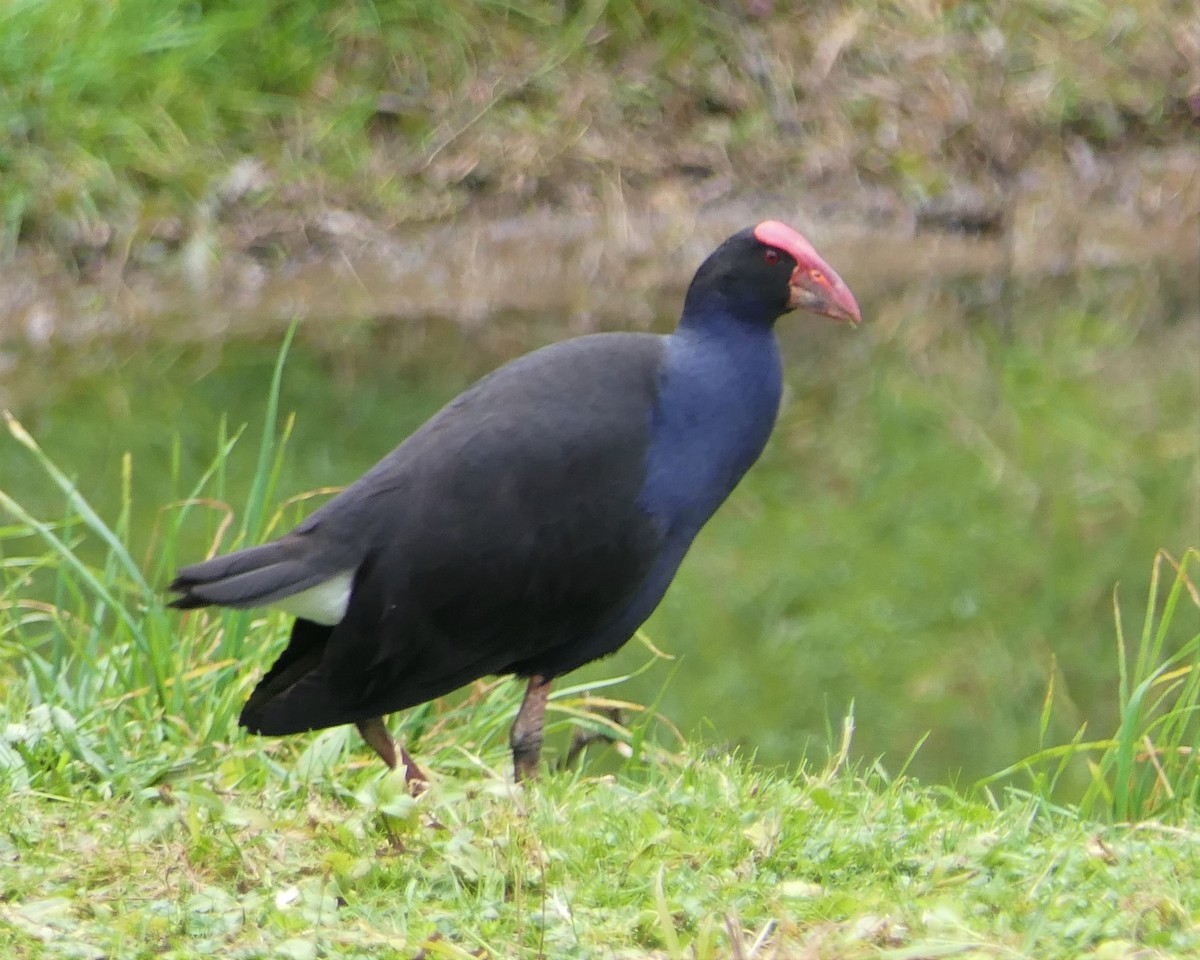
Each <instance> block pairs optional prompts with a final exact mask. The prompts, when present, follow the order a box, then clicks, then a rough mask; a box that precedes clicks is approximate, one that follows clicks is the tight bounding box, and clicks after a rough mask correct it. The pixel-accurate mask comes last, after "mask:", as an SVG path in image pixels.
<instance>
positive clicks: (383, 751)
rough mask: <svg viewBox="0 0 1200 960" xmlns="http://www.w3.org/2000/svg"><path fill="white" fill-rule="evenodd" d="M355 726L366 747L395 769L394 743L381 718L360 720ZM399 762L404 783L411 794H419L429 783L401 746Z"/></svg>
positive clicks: (390, 767)
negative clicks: (402, 771) (401, 766)
mask: <svg viewBox="0 0 1200 960" xmlns="http://www.w3.org/2000/svg"><path fill="white" fill-rule="evenodd" d="M356 726H357V727H358V732H359V733H361V734H362V738H363V739H364V740H366V741H367V745H368V746H369V747H370V748H371V749H372V750H374V751H375V752H376V753H377V754H379V759H381V760H382V761H383V762H384V763H386V764H387V765H388V768H389V769H391V770H395V769H396V741H395V740H393V739H392V735H391V734H390V733H388V728H387V727H386V726H385V725H384V722H383V717H372V718H371V719H370V720H360V721H359V722H358V723H357V724H356ZM400 762H401V763H403V764H404V782H405V783H406V784H407V785H408V788H409V789H410V790H411V791H412V792H413V793H420V792H421V791H422V790H423V789H425V787H424V785H425V784H426V783H428V782H429V778H428V777H427V776H425V773H424V771H423V770H421V768H420V767H418V766H417V765H416V763H415V762H414V761H413V758H412V757H410V756H409V755H408V751H407V750H405V749H404V747H403V746H401V747H400Z"/></svg>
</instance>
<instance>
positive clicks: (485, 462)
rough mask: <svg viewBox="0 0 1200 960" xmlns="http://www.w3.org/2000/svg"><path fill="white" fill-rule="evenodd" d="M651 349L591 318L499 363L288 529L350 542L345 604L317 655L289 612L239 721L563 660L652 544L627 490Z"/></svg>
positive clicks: (606, 617) (636, 460)
mask: <svg viewBox="0 0 1200 960" xmlns="http://www.w3.org/2000/svg"><path fill="white" fill-rule="evenodd" d="M662 350H663V341H662V339H661V338H659V337H654V336H649V335H637V334H602V335H599V336H595V337H583V338H579V339H577V340H571V341H566V342H564V343H561V344H556V345H555V346H553V347H548V348H546V349H544V350H541V351H538V352H536V353H534V354H530V355H529V356H527V357H524V358H522V359H520V360H518V361H515V362H514V363H512V364H509V365H508V366H506V367H503V368H501V369H500V370H498V371H496V373H494V374H492V375H491V376H490V377H487V378H485V379H484V380H483V381H481V382H480V383H479V384H477V385H476V386H475V387H473V388H472V389H471V390H469V391H467V392H466V393H464V394H463V395H462V396H460V397H459V398H458V399H457V400H455V401H454V402H453V403H451V404H450V405H449V406H448V407H446V408H445V409H444V410H442V411H441V412H440V413H439V414H438V415H436V416H435V417H434V418H433V419H432V420H430V421H429V422H428V423H427V424H425V426H423V427H422V428H421V429H420V430H418V431H417V432H416V433H415V434H413V435H412V436H411V437H410V438H409V439H408V440H407V441H405V442H404V443H403V444H402V445H401V446H400V447H398V448H397V449H396V450H395V451H393V452H392V453H391V454H390V455H389V456H388V457H386V458H385V459H384V460H383V461H381V462H380V463H379V464H378V465H377V466H376V467H374V468H373V469H372V470H371V471H370V472H368V473H367V474H366V475H365V476H363V477H362V479H360V480H359V481H358V482H357V483H355V484H354V485H352V486H351V487H349V488H347V489H346V490H345V491H344V492H343V493H341V494H340V495H339V496H338V497H336V498H334V499H333V500H331V501H330V502H329V503H327V504H326V505H325V506H324V507H322V508H321V509H320V510H318V511H317V512H316V513H314V514H313V515H312V516H311V517H310V518H309V519H308V520H307V521H305V522H304V523H303V524H302V525H301V526H300V527H298V528H297V530H296V531H294V533H293V534H291V535H289V536H290V537H294V538H296V539H298V540H300V541H301V542H304V541H310V540H311V542H321V541H323V542H326V543H329V542H336V543H339V544H341V545H342V548H343V549H350V550H352V551H353V552H354V553H356V554H357V555H359V556H361V558H362V559H361V562H360V563H359V564H358V565H357V570H356V573H355V578H354V585H353V590H352V592H351V597H350V602H349V606H348V608H347V611H346V615H345V617H344V618H343V619H342V620H341V621H340V622H339V623H338V624H336V625H335V626H334V627H332V628H322V631H324V630H325V629H328V639H327V640H326V641H325V643H324V647H323V650H322V653H321V656H320V658H319V660H318V658H317V657H316V656H315V654H316V646H315V642H316V640H317V637H318V636H319V634H316V633H314V631H312V630H302V629H301V624H302V623H305V622H304V621H298V623H297V627H296V633H295V634H294V636H293V644H294V645H297V647H298V648H300V647H303V655H301V650H300V649H297V650H296V651H294V652H293V651H292V650H291V647H289V650H288V651H285V653H284V654H283V656H282V657H281V658H280V661H281V662H280V664H277V666H276V667H275V668H273V669H272V671H271V673H270V674H268V676H267V677H266V678H265V679H264V681H263V684H262V685H261V686H260V690H259V691H256V693H255V695H254V697H253V698H252V700H251V703H250V704H249V705H248V708H247V711H246V713H245V714H243V722H245V723H246V724H247V725H248V726H250V727H251V729H255V730H259V731H260V732H264V733H289V732H295V731H298V730H304V729H315V728H320V727H325V726H332V725H334V724H339V723H347V722H351V721H357V720H361V719H366V718H368V717H372V716H378V715H380V714H383V713H388V712H391V711H393V710H398V709H401V708H403V707H407V706H411V705H413V704H416V703H421V702H424V701H425V700H429V699H431V698H433V697H436V696H439V695H441V694H443V693H446V692H448V691H450V690H453V689H455V688H456V687H459V686H462V685H463V684H465V683H467V682H469V681H471V680H473V679H475V678H477V677H480V676H485V675H488V674H496V673H508V672H518V673H534V672H538V673H549V674H553V673H555V672H556V671H557V669H558V665H563V664H568V663H569V664H570V666H572V667H573V666H575V665H576V664H575V663H574V662H572V656H571V649H572V647H573V646H578V645H579V644H580V643H581V642H582V641H584V640H587V639H588V638H590V637H593V636H594V635H595V633H596V632H597V631H599V630H601V629H602V628H603V626H604V625H605V624H606V623H607V622H609V621H611V620H612V619H613V618H614V617H616V616H617V615H619V614H620V613H621V611H622V610H623V609H624V608H625V606H626V605H627V604H628V602H629V601H630V599H631V598H632V596H633V595H634V594H635V593H636V591H637V588H638V587H639V585H641V583H642V582H643V580H644V579H645V577H646V575H647V573H648V571H649V570H650V568H651V566H652V564H653V561H654V559H655V557H656V556H657V555H658V553H659V550H660V549H661V546H662V543H663V533H664V531H663V530H662V529H661V528H660V526H659V524H657V523H656V522H655V520H654V519H653V518H652V517H650V516H649V515H648V514H647V513H645V511H643V510H642V509H641V507H639V505H638V496H639V493H640V491H641V487H642V483H643V479H644V474H645V460H646V452H647V449H648V447H649V443H650V418H651V413H652V411H653V408H654V404H655V401H656V397H657V391H658V377H659V372H660V368H661V362H662ZM626 639H627V637H619V638H616V639H615V640H614V641H613V643H612V645H611V648H612V649H615V648H616V646H619V645H620V644H621V643H623V642H624V641H625V640H626ZM601 652H609V651H607V650H606V651H601ZM304 665H308V666H310V667H311V669H308V670H307V671H305V666H304ZM281 667H286V669H281Z"/></svg>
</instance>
